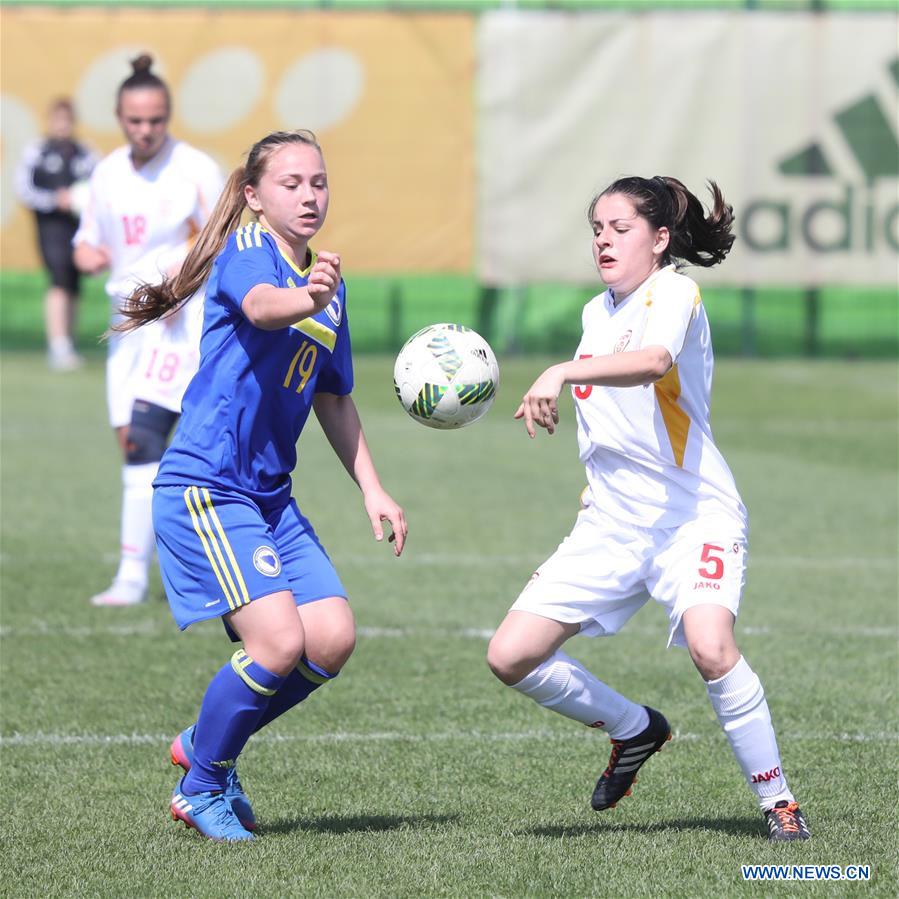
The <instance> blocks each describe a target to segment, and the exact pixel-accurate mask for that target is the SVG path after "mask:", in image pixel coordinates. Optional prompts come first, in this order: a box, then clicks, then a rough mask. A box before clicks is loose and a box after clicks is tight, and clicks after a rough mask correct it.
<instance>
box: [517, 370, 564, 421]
mask: <svg viewBox="0 0 899 899" xmlns="http://www.w3.org/2000/svg"><path fill="white" fill-rule="evenodd" d="M564 383H565V381H564V379H563V377H562V372H561V371H560V368H559V366H557V365H554V366H552V367H551V368H548V369H546V371H545V372H543V374H542V375H540V377H539V378H537V380H536V381H534V383H533V384H531V388H530V390H528V392H527V393H526V394H525V395H524V397H523V399H522V400H521V405H520V406H519V407H518V409H517V410H516V412H515V418H516V419H520V418H523V419H524V426H525V428H526V429H527V432H528V436H529V437H531V438H533V437H536V436H537V427H536V426H537V425H539V426H540V427H541V428H546V430H547V432H548V433H549V434H553V433H555V430H556V425H557V424H558V423H559V407H558V402H557V401H558V399H559V394H560V393H561V392H562V387H563V386H564Z"/></svg>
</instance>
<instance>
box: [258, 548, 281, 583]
mask: <svg viewBox="0 0 899 899" xmlns="http://www.w3.org/2000/svg"><path fill="white" fill-rule="evenodd" d="M253 567H254V568H255V569H256V570H257V571H258V572H259V573H260V574H264V575H265V576H266V577H277V576H278V575H279V574H280V573H281V560H280V559H279V558H278V554H277V553H276V552H275V551H274V550H273V549H272V548H271V547H270V546H260V547H259V548H258V549H257V550H256V552H254V553H253Z"/></svg>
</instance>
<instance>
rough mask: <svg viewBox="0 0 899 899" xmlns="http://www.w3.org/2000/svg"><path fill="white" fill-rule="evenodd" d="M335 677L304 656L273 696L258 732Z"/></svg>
mask: <svg viewBox="0 0 899 899" xmlns="http://www.w3.org/2000/svg"><path fill="white" fill-rule="evenodd" d="M338 673H339V672H338ZM335 677H337V674H331V673H330V672H329V671H325V669H324V668H322V667H321V666H320V665H316V664H315V662H310V661H309V659H307V658H306V656H303V658H302V659H300V662H299V664H298V665H297V667H296V668H294V669H293V671H291V672H290V674H288V675H287V677H286V678H285V680H284V684H283V685H282V686H281V688H280V689H279V690H278V692H277V693H275V695H274V696H272V698H271V700H270V701H269V704H268V707H267V708H266V710H265V711H264V712H263V713H262V717H261V718H260V719H259V721H258V722H257V724H256V730H262V728H263V727H265V726H266V725H267V724H271V723H272V721H274V720H275V718H278V717H280V716H281V715H283V714H284V713H285V712H287V711H289V710H290V709H292V708H293V707H294V706H295V705H299V704H300V703H301V702H302V701H303V700H304V699H305V698H306V697H307V696H308V695H309V694H310V693H311V692H312V691H313V690H317V689H318V688H319V687H320V686H321V685H322V684H326V683H328V681H331V680H334V678H335ZM254 733H255V731H254Z"/></svg>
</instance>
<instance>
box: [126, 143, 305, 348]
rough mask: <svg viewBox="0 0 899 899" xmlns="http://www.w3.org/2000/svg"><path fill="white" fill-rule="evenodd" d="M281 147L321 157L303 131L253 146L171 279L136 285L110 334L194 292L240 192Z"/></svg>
mask: <svg viewBox="0 0 899 899" xmlns="http://www.w3.org/2000/svg"><path fill="white" fill-rule="evenodd" d="M286 144H307V145H308V146H311V147H315V149H316V150H318V152H319V153H321V147H320V146H319V144H318V140H317V139H316V137H315V135H314V134H313V133H312V132H311V131H306V130H299V131H275V132H273V133H272V134H269V135H267V136H266V137H264V138H262V140H260V141H257V142H256V143H255V144H253V148H252V149H251V150H250V152H249V153H248V154H247V161H246V164H245V165H241V166H238V167H237V168H236V169H235V170H234V171H233V172H232V173H231V177H230V178H228V182H227V183H226V184H225V189H224V190H223V191H222V195H221V196H220V197H219V200H218V202H217V203H216V204H215V209H213V210H212V215H211V216H210V218H209V221H208V222H206V225H205V227H204V228H203V230H202V231H201V232H200V233H199V235H198V236H197V240H196V243H195V244H194V245H193V247H192V248H191V250H190V252H189V253H188V254H187V258H186V259H185V260H184V263H183V264H182V266H181V268H180V269H179V271H178V274H177V275H175V277H174V278H165V279H164V280H163V282H162V283H161V284H141V285H140V287H138V288H137V289H136V290H135V291H134V292H133V293H132V294H131V296H130V297H128V299H127V300H126V301H125V303H124V305H123V307H122V310H121V311H122V314H123V315H124V316H125V319H124V321H123V322H121V324H118V325H116V326H115V327H114V328H113V330H115V331H133V330H134V329H135V328H139V327H140V326H141V325H146V324H148V323H149V322H153V321H156V320H157V319H160V318H164V317H165V316H167V315H172V314H173V313H174V312H175V311H177V310H178V309H179V308H180V307H181V305H182V304H183V303H184V302H185V301H186V300H188V299H190V297H192V296H193V295H194V294H195V293H196V292H197V291H198V290H199V289H200V287H201V286H202V285H203V282H204V281H206V279H207V278H208V277H209V272H210V270H211V269H212V263H213V262H215V258H216V256H218V254H219V253H220V252H221V250H222V247H223V246H224V245H225V242H226V241H227V239H228V236H229V235H230V234H231V232H232V231H235V230H236V229H237V227H238V226H239V225H240V219H241V216H242V215H243V212H244V209H245V208H246V197H245V196H244V188H245V187H246V186H248V185H250V186H252V187H255V186H256V185H257V184H259V179H260V178H261V177H262V175H263V173H264V172H265V166H266V162H267V161H268V159H269V157H270V156H271V155H272V153H273V152H274V151H275V150H277V149H278V148H280V147H283V146H285V145H286Z"/></svg>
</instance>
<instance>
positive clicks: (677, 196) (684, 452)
mask: <svg viewBox="0 0 899 899" xmlns="http://www.w3.org/2000/svg"><path fill="white" fill-rule="evenodd" d="M710 189H711V192H712V197H713V206H712V209H711V211H710V212H709V213H708V214H706V211H705V210H704V209H703V206H702V204H701V203H700V201H699V200H698V199H697V198H696V197H695V196H694V195H693V194H692V193H691V192H690V191H689V190H687V188H686V187H685V186H684V185H683V184H681V182H680V181H678V180H676V179H675V178H667V177H666V178H662V177H655V178H640V177H628V178H621V179H619V180H617V181H615V182H614V183H613V184H611V185H610V186H609V187H607V188H606V189H605V190H604V191H602V192H601V193H600V194H598V195H597V196H596V197H595V198H594V199H593V201H592V203H591V204H590V208H589V220H590V225H591V227H592V229H593V235H594V237H593V257H594V261H595V263H596V266H597V269H598V270H599V273H600V277H601V278H602V280H603V282H604V283H605V285H606V287H607V290H606V291H605V292H604V293H603V294H601V295H599V296H597V297H595V298H594V299H592V300H591V301H590V302H589V303H587V305H586V306H585V308H584V313H583V336H582V338H581V342H580V345H579V347H578V349H577V353H576V356H575V359H574V360H573V361H570V362H562V363H560V364H558V365H553V366H551V367H550V368H548V369H547V370H546V371H544V372H543V374H541V375H540V377H539V378H537V380H536V381H535V382H534V384H533V385H532V386H531V388H530V390H528V392H527V393H526V394H525V396H524V398H523V400H522V402H521V405H520V406H519V408H518V410H517V412H516V413H515V417H516V418H517V419H522V418H523V419H524V423H525V427H526V428H527V432H528V434H529V435H530V436H531V437H534V436H535V434H536V428H537V427H542V428H545V429H546V430H547V432H548V433H550V434H552V433H553V432H554V430H555V425H556V424H557V423H558V421H559V413H558V406H557V401H558V397H559V395H560V393H561V392H562V389H563V388H564V386H565V385H566V384H567V385H571V386H572V387H573V390H572V393H573V396H574V404H575V413H576V416H577V434H578V447H579V450H580V458H581V461H582V462H583V463H584V465H585V467H586V474H587V484H588V486H587V488H586V489H585V491H584V494H583V497H582V505H583V508H582V509H581V511H580V514H579V515H578V517H577V521H576V522H575V525H574V529H573V530H572V532H571V534H569V536H568V537H566V538H565V540H563V542H562V543H561V545H560V546H559V548H558V549H557V550H556V552H555V553H554V554H553V555H552V556H551V557H550V558H549V559H548V560H547V561H546V562H544V563H543V565H541V566H540V568H538V569H537V571H536V572H535V574H534V575H533V577H532V578H531V580H530V581H529V583H528V584H527V585H526V587H525V588H524V590H523V591H522V592H521V594H520V596H519V597H518V599H517V600H516V601H515V603H514V604H513V605H512V608H511V609H510V611H509V612H508V614H507V615H506V618H505V619H504V620H503V622H502V624H501V625H500V627H499V628H498V630H497V632H496V634H495V635H494V637H493V639H492V640H491V642H490V646H489V649H488V655H487V661H488V664H489V665H490V667H491V669H492V670H493V672H494V674H496V676H497V677H498V678H499V679H500V680H501V681H502V682H503V683H505V684H507V685H508V686H510V687H512V688H513V689H515V690H518V691H519V692H521V693H524V694H525V695H527V696H530V697H531V698H532V699H534V700H535V701H536V702H537V703H538V704H540V705H542V706H545V707H546V708H550V709H552V710H553V711H556V712H558V713H560V714H562V715H564V716H566V717H568V718H572V719H574V720H576V721H580V722H582V723H583V724H586V725H588V726H589V727H596V728H602V729H604V730H605V731H607V732H608V734H609V736H610V738H611V742H612V753H611V757H610V759H609V763H608V766H607V767H606V769H605V771H604V772H603V774H602V775H601V776H600V778H599V780H598V781H597V784H596V788H595V790H594V792H593V797H592V806H593V808H594V809H595V810H597V811H602V810H604V809H607V808H611V807H614V805H615V804H616V803H617V802H618V801H619V800H620V799H621V798H622V797H623V796H626V795H630V792H631V786H632V784H633V783H634V781H635V780H636V775H637V772H638V770H639V768H640V767H641V766H642V765H643V764H644V763H645V762H646V761H647V760H648V759H649V758H650V757H651V756H652V755H653V753H655V752H657V751H658V750H659V749H661V748H662V746H663V745H664V744H665V742H666V741H667V740H669V739H671V730H670V727H669V725H668V722H667V721H666V720H665V718H664V716H663V715H662V714H661V713H660V712H658V711H656V710H655V709H652V708H649V707H648V706H643V705H639V704H637V703H634V702H632V701H630V700H629V699H626V698H625V697H624V696H622V695H620V694H619V693H617V692H616V691H615V690H613V689H612V688H611V687H609V686H607V685H606V684H604V683H603V682H601V681H599V680H598V679H597V678H596V677H594V676H593V675H592V674H591V673H590V672H589V671H587V670H586V669H585V668H584V667H583V665H581V664H580V663H579V662H578V661H577V660H575V659H573V658H571V657H569V656H568V655H566V654H565V653H564V652H562V650H561V647H562V645H563V644H564V643H565V642H566V641H567V640H568V639H569V638H570V637H573V636H574V635H575V634H582V635H586V636H605V635H610V634H614V633H616V632H617V631H618V630H620V628H621V627H623V626H624V624H625V623H626V622H627V621H628V619H629V618H630V617H631V616H632V615H634V613H635V612H636V611H637V610H638V609H639V608H640V607H641V606H642V605H643V604H644V603H645V602H646V601H647V600H648V599H650V598H652V599H655V600H656V601H657V602H659V603H661V604H662V605H663V606H664V607H665V610H666V611H667V613H668V618H669V622H670V631H669V639H668V643H669V645H671V644H672V643H673V644H675V645H679V646H685V647H686V648H687V649H688V650H689V652H690V655H691V657H692V659H693V662H694V664H695V665H696V668H697V669H698V670H699V673H700V674H701V675H702V677H703V680H704V681H705V684H706V689H707V692H708V696H709V699H710V701H711V703H712V707H713V709H714V710H715V714H716V715H717V717H718V720H719V722H720V723H721V726H722V727H723V729H724V731H725V734H726V735H727V738H728V740H729V741H730V745H731V748H732V749H733V752H734V755H735V756H736V758H737V761H738V762H739V764H740V767H741V769H742V770H743V773H744V775H745V777H746V780H747V783H748V784H749V787H750V789H751V790H752V791H753V793H754V794H755V796H756V799H757V801H758V803H759V807H760V808H761V810H762V812H763V814H764V815H765V819H766V822H767V826H768V836H769V839H770V840H772V841H775V842H780V841H786V840H797V839H807V838H808V837H809V830H808V827H807V825H806V822H805V820H804V818H803V816H802V813H801V811H800V809H799V806H798V804H797V803H796V800H795V798H794V796H793V794H792V793H791V792H790V789H789V787H788V786H787V782H786V779H785V777H784V774H783V770H782V766H781V761H780V753H779V751H778V748H777V741H776V739H775V736H774V729H773V726H772V723H771V716H770V714H769V712H768V705H767V702H766V700H765V694H764V691H763V689H762V685H761V683H760V681H759V679H758V677H757V675H756V674H755V673H754V672H753V670H752V669H751V668H750V666H749V664H748V663H747V661H746V660H745V659H744V658H743V656H742V655H741V654H740V651H739V649H738V648H737V645H736V642H735V640H734V633H733V626H734V621H735V618H736V615H737V612H738V609H739V604H740V597H741V594H742V589H743V584H744V580H745V570H746V549H747V534H748V519H747V514H746V509H745V507H744V506H743V503H742V501H741V499H740V495H739V493H738V492H737V488H736V485H735V484H734V479H733V476H732V475H731V473H730V470H729V468H728V467H727V463H726V462H725V461H724V458H723V457H722V455H721V453H720V451H719V450H718V448H717V447H716V446H715V442H714V440H713V438H712V432H711V427H710V423H709V406H710V394H711V386H712V369H713V357H712V344H711V336H710V332H709V323H708V318H707V317H706V313H705V309H704V308H703V305H702V301H701V299H700V295H699V288H698V287H697V285H696V283H695V282H694V281H692V280H691V279H690V278H688V277H686V276H684V275H682V274H680V273H679V271H678V266H679V265H680V264H681V263H690V264H693V265H700V266H704V267H709V266H712V265H716V264H717V263H719V262H721V261H723V259H724V258H725V256H726V255H727V253H728V252H729V250H730V248H731V246H732V244H733V241H734V236H733V234H732V233H731V227H732V224H733V210H732V208H731V207H730V206H728V205H727V204H726V203H725V202H724V198H723V196H722V194H721V191H720V190H719V189H718V186H717V185H716V184H714V183H710Z"/></svg>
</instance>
